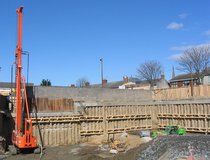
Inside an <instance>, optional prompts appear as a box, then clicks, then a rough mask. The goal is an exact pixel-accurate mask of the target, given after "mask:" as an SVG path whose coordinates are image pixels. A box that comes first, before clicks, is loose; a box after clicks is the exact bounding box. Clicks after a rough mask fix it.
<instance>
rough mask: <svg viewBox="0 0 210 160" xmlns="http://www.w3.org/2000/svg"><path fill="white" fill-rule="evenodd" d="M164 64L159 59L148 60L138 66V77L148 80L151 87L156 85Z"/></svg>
mask: <svg viewBox="0 0 210 160" xmlns="http://www.w3.org/2000/svg"><path fill="white" fill-rule="evenodd" d="M161 70H162V66H161V64H160V62H158V61H154V60H151V61H146V62H144V63H143V64H141V65H140V66H139V68H137V74H138V77H139V78H140V79H142V80H147V81H148V82H149V83H150V85H151V87H153V86H154V84H155V80H157V79H158V78H160V75H161Z"/></svg>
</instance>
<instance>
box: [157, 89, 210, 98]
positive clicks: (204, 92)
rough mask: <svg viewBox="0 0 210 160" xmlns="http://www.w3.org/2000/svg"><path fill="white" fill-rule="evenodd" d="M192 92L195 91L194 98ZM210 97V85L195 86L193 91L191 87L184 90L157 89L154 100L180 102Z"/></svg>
mask: <svg viewBox="0 0 210 160" xmlns="http://www.w3.org/2000/svg"><path fill="white" fill-rule="evenodd" d="M191 90H193V96H192V94H191ZM208 97H210V86H209V85H199V86H193V89H192V88H191V87H190V86H189V87H182V88H167V89H156V90H154V91H153V99H154V100H180V99H190V98H208Z"/></svg>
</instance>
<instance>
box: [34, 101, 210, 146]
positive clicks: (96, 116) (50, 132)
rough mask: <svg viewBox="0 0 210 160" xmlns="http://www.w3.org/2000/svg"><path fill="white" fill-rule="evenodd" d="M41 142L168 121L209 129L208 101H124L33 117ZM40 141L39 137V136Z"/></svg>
mask: <svg viewBox="0 0 210 160" xmlns="http://www.w3.org/2000/svg"><path fill="white" fill-rule="evenodd" d="M37 122H38V123H39V124H40V129H41V130H40V131H41V134H42V137H43V142H44V145H63V144H75V143H78V142H82V141H84V140H87V137H89V136H92V135H107V136H108V135H109V134H115V133H121V132H124V131H134V130H144V129H163V128H164V127H165V126H167V125H179V126H181V127H185V128H186V129H187V131H188V132H195V133H198V132H199V133H206V134H208V133H210V103H209V102H182V103H180V102H170V103H169V102H168V103H166V102H163V103H147V104H140V105H138V104H127V105H106V104H104V105H98V106H86V108H85V110H84V114H83V115H75V116H59V117H56V116H54V117H53V116H51V117H39V118H38V119H37V121H36V120H35V119H33V124H34V134H35V135H36V136H37V137H39V134H38V129H37V125H36V124H37ZM39 141H40V139H39Z"/></svg>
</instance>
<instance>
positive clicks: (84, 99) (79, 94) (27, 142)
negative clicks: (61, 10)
mask: <svg viewBox="0 0 210 160" xmlns="http://www.w3.org/2000/svg"><path fill="white" fill-rule="evenodd" d="M23 9H24V8H23V7H22V6H21V7H20V8H18V9H17V10H16V12H17V15H18V17H17V18H18V27H17V28H18V35H17V37H18V41H17V46H16V53H15V58H16V62H15V65H16V73H15V82H14V83H13V82H11V83H8V84H7V86H6V85H5V86H6V87H5V86H3V83H1V84H2V86H1V84H0V153H1V154H0V159H8V160H16V159H21V160H24V159H43V160H51V159H56V160H59V159H62V160H67V159H72V160H81V159H83V160H127V159H130V160H168V159H170V160H209V159H210V137H209V134H210V85H198V86H194V87H193V86H188V87H181V88H163V89H160V88H159V89H150V90H142V89H131V88H130V89H113V88H105V87H104V86H103V80H104V79H103V78H102V86H100V87H81V88H77V87H69V86H65V87H62V86H40V85H30V84H28V83H26V82H25V79H24V77H23V76H22V54H23V50H22V32H24V31H23V30H22V20H23V19H22V13H23ZM128 83H129V82H128V81H126V83H125V84H123V85H124V86H126V84H128ZM5 84H6V83H5ZM129 84H130V83H129ZM8 86H9V87H8Z"/></svg>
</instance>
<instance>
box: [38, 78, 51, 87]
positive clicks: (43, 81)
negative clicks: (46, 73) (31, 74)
mask: <svg viewBox="0 0 210 160" xmlns="http://www.w3.org/2000/svg"><path fill="white" fill-rule="evenodd" d="M40 85H41V86H51V81H50V80H49V79H42V82H41V84H40Z"/></svg>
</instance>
